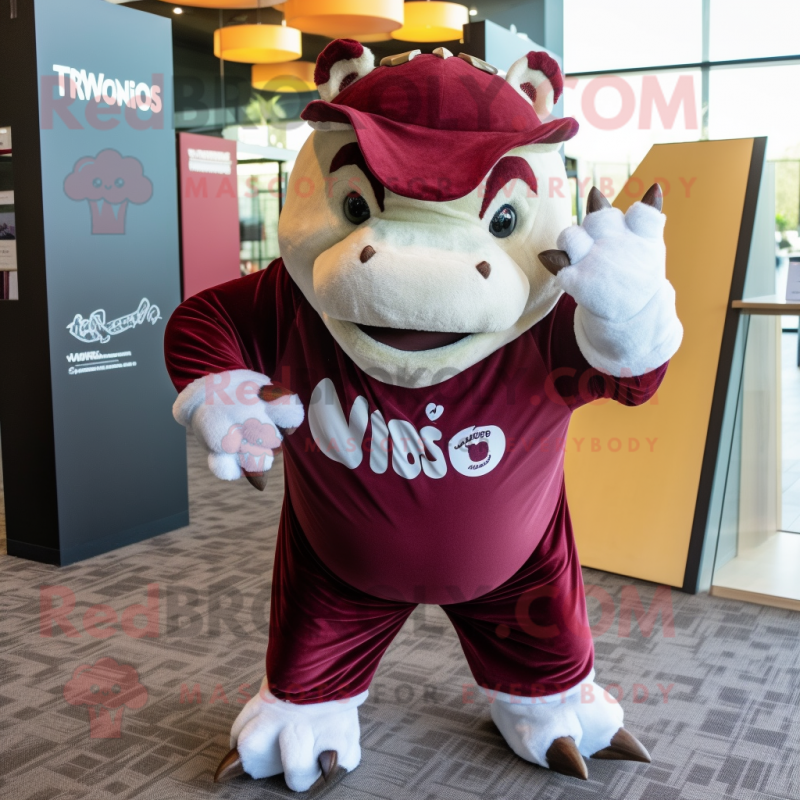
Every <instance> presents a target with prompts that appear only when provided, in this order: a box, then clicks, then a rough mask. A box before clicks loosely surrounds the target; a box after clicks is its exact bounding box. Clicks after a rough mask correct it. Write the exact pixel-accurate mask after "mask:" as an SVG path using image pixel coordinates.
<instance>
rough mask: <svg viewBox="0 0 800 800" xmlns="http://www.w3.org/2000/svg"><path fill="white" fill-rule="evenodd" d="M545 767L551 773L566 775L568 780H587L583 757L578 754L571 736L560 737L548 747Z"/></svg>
mask: <svg viewBox="0 0 800 800" xmlns="http://www.w3.org/2000/svg"><path fill="white" fill-rule="evenodd" d="M545 758H546V759H547V766H548V767H550V769H551V770H552V771H553V772H558V773H560V774H561V775H567V776H569V777H570V778H580V779H581V780H583V781H588V780H589V770H588V769H587V768H586V762H585V761H584V760H583V756H582V755H581V754H580V753H579V752H578V745H576V744H575V740H574V739H573V738H572V737H571V736H561V737H560V738H558V739H556V740H555V741H554V742H553V744H551V745H550V748H549V749H548V751H547V753H545Z"/></svg>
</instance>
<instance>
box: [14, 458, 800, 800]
mask: <svg viewBox="0 0 800 800" xmlns="http://www.w3.org/2000/svg"><path fill="white" fill-rule="evenodd" d="M189 462H190V503H191V519H192V523H191V525H190V526H189V527H187V528H184V529H182V530H179V531H175V532H173V533H169V534H165V535H163V536H159V537H157V538H155V539H151V540H149V541H146V542H142V543H140V544H136V545H132V546H130V547H126V548H124V549H122V550H118V551H116V552H114V553H109V554H107V555H103V556H98V557H96V558H92V559H90V560H88V561H85V562H82V563H80V564H76V565H73V566H69V567H63V568H61V569H59V568H55V567H49V566H44V565H41V564H36V563H33V562H28V561H23V560H20V559H16V558H12V557H9V556H6V555H0V585H1V586H2V592H0V615H1V616H0V797H3V798H7V799H8V800H79V798H92V799H93V800H95V799H96V800H105V798H112V797H113V798H147V799H148V800H149V799H151V798H152V800H156V799H158V800H162V799H163V800H183V798H192V800H198V799H202V798H236V800H251V798H252V799H253V800H254V799H255V798H271V797H276V798H277V797H290V796H295V795H292V793H291V792H289V790H288V789H287V788H286V787H285V785H284V783H283V780H282V778H281V777H280V776H279V777H276V778H271V779H267V780H262V781H252V780H249V779H247V778H238V779H236V780H235V781H233V782H232V783H229V784H225V785H215V784H213V783H212V781H211V776H212V774H213V771H214V768H215V767H216V764H217V762H218V761H219V759H220V758H221V757H222V755H223V754H224V753H225V752H226V751H227V748H228V731H229V729H230V725H231V722H232V721H233V719H234V718H235V716H236V714H237V712H238V710H239V709H240V708H241V703H242V702H243V701H244V700H245V699H246V697H247V696H249V695H250V694H252V693H253V692H255V691H256V689H257V687H258V684H259V681H260V679H261V676H262V674H263V673H262V670H263V659H264V652H265V647H266V641H267V635H268V610H269V586H270V571H271V564H272V551H273V548H274V540H275V536H276V529H277V521H278V514H279V511H280V502H281V495H282V476H281V465H280V461H278V462H277V463H276V467H275V471H274V472H275V474H274V476H273V477H272V478H271V485H270V487H269V488H268V489H267V491H266V492H265V493H264V494H259V493H258V492H256V491H255V490H254V489H252V488H251V487H250V486H249V485H247V484H246V483H244V482H243V481H240V482H239V483H237V484H234V485H230V484H224V483H221V482H219V481H216V480H215V479H214V478H213V477H212V476H211V475H210V474H209V473H208V471H207V470H206V468H205V464H204V459H203V456H202V455H201V454H200V452H199V450H198V449H197V448H196V447H195V446H194V445H190V446H189ZM643 535H646V534H645V533H644V532H643ZM584 578H585V581H586V584H587V586H591V587H593V588H592V589H591V590H590V594H591V595H592V597H593V598H594V599H592V600H590V609H591V618H592V621H593V624H594V625H595V628H596V636H595V642H596V651H597V664H596V667H597V675H598V677H597V681H598V683H600V684H601V685H603V686H606V687H608V691H609V692H610V693H612V694H614V695H615V696H618V695H619V694H620V693H622V695H623V700H622V702H623V704H624V706H625V712H626V727H628V728H629V729H630V730H631V731H632V732H633V733H634V734H635V735H636V736H638V737H639V739H641V741H642V742H643V743H644V744H645V745H646V746H647V747H648V749H649V750H650V752H651V754H652V756H653V763H652V764H650V765H642V764H634V763H629V762H613V761H591V762H589V771H590V779H589V781H588V782H582V781H578V780H575V779H570V778H565V777H562V776H559V775H554V774H551V773H549V772H548V771H546V770H544V769H540V768H537V767H534V766H532V765H531V764H528V763H527V762H525V761H522V760H521V759H519V758H517V757H516V756H515V755H514V754H513V753H511V751H510V750H509V749H508V748H507V747H506V746H505V744H504V742H503V740H502V738H501V737H500V735H499V733H498V732H497V731H496V729H495V728H494V726H493V724H492V722H491V719H490V717H489V706H488V701H487V700H486V698H483V697H481V696H479V695H478V694H477V692H475V691H474V690H475V686H474V683H473V681H472V677H471V675H470V673H469V671H468V669H467V666H466V663H465V661H464V658H463V656H462V653H461V650H460V647H459V644H458V641H457V639H456V636H455V634H454V632H453V630H452V628H451V627H450V626H449V624H448V622H447V619H446V617H445V616H444V614H443V613H442V612H441V611H440V609H438V608H437V607H422V608H419V609H417V611H415V613H414V614H413V615H412V617H411V618H410V619H409V621H408V623H407V624H406V626H405V627H404V628H403V630H402V631H401V633H400V635H399V636H398V637H397V639H396V640H395V641H394V643H393V644H392V646H391V647H390V649H389V651H388V653H387V655H386V657H385V658H384V660H383V662H382V664H381V666H380V669H379V671H378V674H377V676H376V678H375V681H374V683H373V685H372V690H371V694H370V698H369V700H368V701H367V702H366V704H365V705H364V706H363V707H362V709H361V724H362V744H363V749H364V755H363V760H362V764H361V766H360V767H359V769H358V770H356V771H354V772H353V773H352V774H349V775H347V776H346V777H345V778H344V780H343V781H342V782H341V783H339V784H338V785H337V786H336V787H334V788H332V789H331V790H330V791H329V792H328V793H327V796H328V797H330V798H343V799H344V798H346V799H347V800H376V799H379V798H386V799H387V800H401V799H404V798H414V799H415V800H433V799H434V798H436V800H478V798H481V800H486V799H488V798H496V799H497V800H501V799H502V800H517V798H518V799H519V800H523V799H524V800H529V798H532V797H536V798H541V799H542V800H562V798H563V800H584V798H585V799H587V800H588V798H603V800H615V799H616V798H634V799H635V800H638V799H639V798H642V800H679V798H681V799H683V798H685V799H686V800H695V799H696V800H709V798H735V800H752V799H755V798H786V800H789V798H792V799H793V800H796V798H798V797H800V614H797V613H795V612H791V611H782V610H779V609H774V608H767V607H761V606H755V605H748V604H745V603H739V602H734V601H730V600H722V599H717V598H712V597H708V596H689V595H686V594H682V593H680V592H677V591H672V592H666V591H664V590H661V592H660V593H659V594H658V595H657V594H656V591H657V587H655V586H653V585H652V584H647V583H644V582H640V581H633V580H629V579H626V578H621V577H619V576H615V575H609V574H606V573H601V572H597V571H594V570H589V569H587V570H585V571H584ZM148 587H150V589H149V592H150V595H149V596H150V600H149V603H150V606H149V611H150V616H149V617H148V616H147V614H146V613H145V611H146V610H147V603H148ZM654 598H655V602H653V601H654ZM637 600H638V601H639V602H640V603H641V608H642V609H644V611H647V610H648V609H653V608H660V609H661V613H660V614H659V616H658V618H657V619H656V618H655V614H652V615H650V616H649V617H648V616H647V615H646V614H645V615H644V616H641V615H640V617H641V618H640V621H638V622H637V619H636V614H635V613H634V612H635V611H636V604H637ZM599 601H602V602H599ZM651 603H652V604H653V605H652V606H651ZM136 606H141V607H140V608H137V607H136ZM49 609H55V610H53V611H48V610H49ZM70 609H71V610H70ZM43 612H44V613H43ZM137 612H140V613H139V614H138V615H137ZM612 612H613V614H612ZM631 618H632V619H633V622H632V625H631V626H630V631H629V632H628V631H627V630H626V627H627V623H626V620H629V619H631ZM148 626H149V627H148ZM646 634H649V635H646ZM103 659H109V660H106V661H102V660H103ZM106 690H108V691H106Z"/></svg>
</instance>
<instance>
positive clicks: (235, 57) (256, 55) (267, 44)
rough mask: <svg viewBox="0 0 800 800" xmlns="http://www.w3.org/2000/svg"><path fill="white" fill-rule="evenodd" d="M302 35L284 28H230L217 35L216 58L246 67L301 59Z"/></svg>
mask: <svg viewBox="0 0 800 800" xmlns="http://www.w3.org/2000/svg"><path fill="white" fill-rule="evenodd" d="M301 53H302V44H301V40H300V31H298V30H297V29H296V28H290V27H287V26H285V25H229V26H228V27H226V28H217V30H215V31H214V55H215V56H216V57H217V58H221V59H223V60H225V61H242V62H244V63H246V64H278V63H280V62H282V61H294V60H295V59H297V58H300V55H301Z"/></svg>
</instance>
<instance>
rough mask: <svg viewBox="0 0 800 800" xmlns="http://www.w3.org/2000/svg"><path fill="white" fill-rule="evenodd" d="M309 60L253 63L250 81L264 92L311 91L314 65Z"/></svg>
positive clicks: (312, 88)
mask: <svg viewBox="0 0 800 800" xmlns="http://www.w3.org/2000/svg"><path fill="white" fill-rule="evenodd" d="M315 66H316V65H315V64H314V63H313V62H311V61H287V62H284V63H283V64H253V70H252V73H251V78H250V79H251V83H252V84H253V88H254V89H261V91H264V92H281V93H284V94H288V93H291V92H313V91H314V89H316V88H317V84H316V83H314V67H315Z"/></svg>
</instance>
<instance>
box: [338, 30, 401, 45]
mask: <svg viewBox="0 0 800 800" xmlns="http://www.w3.org/2000/svg"><path fill="white" fill-rule="evenodd" d="M341 38H342V39H355V40H356V41H357V42H362V43H363V44H369V43H370V42H391V41H392V34H391V33H350V34H348V35H347V36H342V37H341Z"/></svg>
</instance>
